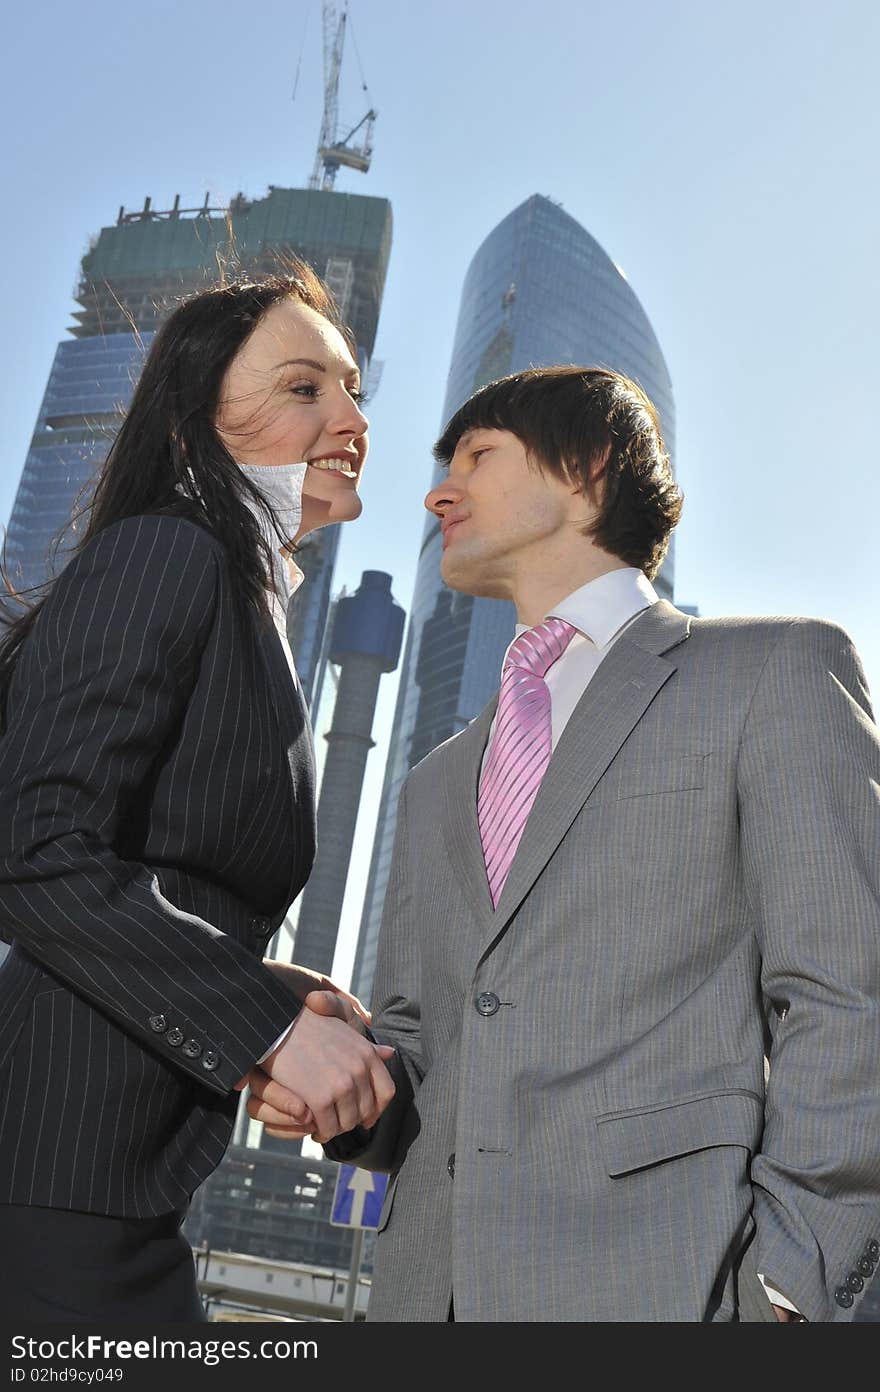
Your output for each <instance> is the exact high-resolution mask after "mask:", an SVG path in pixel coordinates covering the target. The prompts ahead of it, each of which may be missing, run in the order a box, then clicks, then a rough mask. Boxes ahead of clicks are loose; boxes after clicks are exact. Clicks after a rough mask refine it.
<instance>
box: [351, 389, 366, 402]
mask: <svg viewBox="0 0 880 1392" xmlns="http://www.w3.org/2000/svg"><path fill="white" fill-rule="evenodd" d="M348 394H349V396H350V397H351V399H352V401H353V402H354V404H355V406H363V404H364V402H365V401H366V399H367V393H366V392H365V391H361V389H360V387H355V388H353V389H352V388H349V392H348Z"/></svg>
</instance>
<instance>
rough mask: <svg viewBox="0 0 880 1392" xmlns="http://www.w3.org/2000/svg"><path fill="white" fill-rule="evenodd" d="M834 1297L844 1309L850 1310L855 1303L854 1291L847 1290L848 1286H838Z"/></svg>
mask: <svg viewBox="0 0 880 1392" xmlns="http://www.w3.org/2000/svg"><path fill="white" fill-rule="evenodd" d="M834 1299H835V1300H836V1301H837V1303H838V1305H842V1306H843V1308H844V1310H848V1309H849V1307H850V1305H851V1304H852V1303H853V1295H852V1291H849V1290H847V1288H846V1286H838V1287H837V1290H836V1291H835V1292H834Z"/></svg>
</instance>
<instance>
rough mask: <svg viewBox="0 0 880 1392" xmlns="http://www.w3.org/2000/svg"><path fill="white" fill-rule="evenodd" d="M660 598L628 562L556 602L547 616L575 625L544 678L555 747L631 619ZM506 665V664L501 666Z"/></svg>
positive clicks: (520, 628) (524, 626)
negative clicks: (574, 629) (572, 633)
mask: <svg viewBox="0 0 880 1392" xmlns="http://www.w3.org/2000/svg"><path fill="white" fill-rule="evenodd" d="M656 602H657V591H656V590H655V589H654V586H653V585H652V584H651V582H650V580H649V579H648V578H647V576H646V575H645V574H644V573H643V572H642V571H641V570H636V569H635V567H634V566H626V567H625V568H624V569H621V570H609V571H607V572H606V573H605V574H604V575H599V576H597V577H596V579H595V580H589V581H588V582H587V584H586V585H581V587H580V589H579V590H574V591H573V593H572V594H570V595H566V597H565V599H563V600H561V601H560V603H559V604H554V606H553V608H552V609H551V610H550V611H549V613H547V614H545V615H544V618H549V617H550V615H551V614H553V615H555V616H556V618H558V619H565V621H566V623H570V624H573V625H574V627H575V628H576V629H577V632H576V633H575V635H574V637H573V638H572V640H571V642H570V643H569V644H568V646H567V648H566V649H565V652H564V653H563V654H562V656H561V657H560V658H559V660H558V661H557V662H554V664H553V666H552V667H551V668H550V669H549V671H548V672H547V676H546V682H547V686H548V688H549V690H550V711H551V717H550V718H551V722H552V747H553V749H555V748H556V746H557V744H558V743H559V738H560V736H561V734H562V732H563V730H564V729H565V727H566V725H567V724H568V722H569V719H570V718H571V715H572V712H573V711H574V708H575V706H576V705H577V703H578V701H579V700H580V699H581V697H582V696H583V694H584V692H585V691H586V689H587V687H588V686H589V684H590V682H591V681H592V679H593V677H594V676H595V675H596V672H597V671H598V670H599V664H600V663H601V662H602V659H603V658H604V657H605V656H606V655H607V653H609V652H610V651H611V649H612V648H613V646H614V644H615V643H616V641H617V639H618V638H619V637H620V635H621V634H622V633H623V632H624V631H625V630H626V629H627V628H628V627H629V625H630V624H631V623H632V622H633V620H634V619H636V618H638V616H639V614H641V613H643V612H644V610H645V609H648V608H650V606H651V605H652V604H656ZM528 627H529V625H528V624H517V626H516V633H515V635H514V637H513V638H512V639H511V644H512V643H514V642H515V641H516V639H517V638H518V637H519V636H520V634H521V633H525V632H526V631H527V629H528ZM509 651H510V645H508V648H507V651H506V652H505V654H504V660H505V661H506V660H507V652H509ZM503 666H504V664H503V663H502V670H503ZM494 733H495V721H494V720H493V721H492V728H491V729H490V731H489V738H488V740H487V742H486V752H487V753H488V750H489V747H490V745H491V743H492V736H493V735H494ZM485 758H486V754H484V755H483V760H484V762H485Z"/></svg>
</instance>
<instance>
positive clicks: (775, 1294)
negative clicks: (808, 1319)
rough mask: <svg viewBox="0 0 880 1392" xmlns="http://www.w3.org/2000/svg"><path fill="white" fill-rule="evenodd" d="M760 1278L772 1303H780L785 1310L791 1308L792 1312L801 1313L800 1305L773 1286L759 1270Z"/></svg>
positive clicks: (794, 1313)
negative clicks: (794, 1303)
mask: <svg viewBox="0 0 880 1392" xmlns="http://www.w3.org/2000/svg"><path fill="white" fill-rule="evenodd" d="M758 1280H759V1281H760V1282H761V1285H762V1286H763V1287H764V1290H765V1292H766V1294H767V1299H768V1300H769V1301H770V1304H771V1305H780V1306H781V1307H782V1309H783V1310H791V1313H792V1314H793V1315H799V1314H800V1310H799V1309H798V1307H797V1306H796V1305H792V1303H791V1301H790V1300H788V1299H786V1297H785V1296H784V1295H781V1294H780V1292H779V1291H778V1290H777V1289H776V1287H775V1286H771V1285H770V1283H769V1281H767V1279H766V1278H765V1277H764V1276H762V1275H761V1273H760V1271H759V1272H758Z"/></svg>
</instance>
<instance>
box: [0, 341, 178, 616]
mask: <svg viewBox="0 0 880 1392" xmlns="http://www.w3.org/2000/svg"><path fill="white" fill-rule="evenodd" d="M152 339H153V335H152V334H151V333H146V334H143V335H137V334H133V333H118V334H110V335H107V336H106V337H100V338H85V339H80V340H76V339H74V340H68V341H66V342H64V343H59V345H58V349H57V351H56V353H55V360H54V362H53V364H52V370H51V372H50V373H49V381H48V383H47V386H46V393H45V395H44V397H43V402H42V405H41V407H40V414H39V416H38V417H37V426H36V430H35V431H34V435H33V438H32V440H31V445H30V449H29V450H28V455H27V459H26V460H25V465H24V469H23V470H22V475H21V481H20V482H19V485H18V492H17V493H16V497H15V503H14V505H13V509H12V515H11V517H10V521H9V527H8V529H7V534H6V563H7V568H8V572H9V577H10V579H11V581H12V583H13V585H14V586H15V588H16V589H27V588H29V587H31V586H33V585H39V584H40V583H41V582H42V581H43V580H45V579H46V578H47V576H49V575H51V574H54V573H57V572H58V570H60V569H62V568H63V566H64V562H65V560H66V559H67V554H68V552H69V549H70V547H71V545H73V544H74V542H75V540H76V532H75V529H74V527H73V526H71V525H69V524H70V523H71V516H72V514H73V513H75V511H76V509H77V499H79V498H82V499H83V500H84V501H85V500H87V499H88V496H89V493H90V489H89V484H90V483H91V481H92V479H93V478H94V476H95V474H96V472H97V470H98V469H99V467H100V465H101V464H102V463H103V461H104V458H105V456H106V454H107V450H108V449H109V447H110V443H111V441H112V439H113V436H114V435H115V433H116V430H117V429H118V427H119V423H120V420H121V418H122V415H123V413H124V412H125V410H126V409H127V407H128V404H129V402H130V400H131V395H132V392H133V390H134V384H135V382H136V381H137V377H138V374H139V373H140V370H141V367H142V365H143V360H144V354H145V352H146V349H147V348H148V347H149V345H150V343H151V341H152ZM56 543H57V545H56Z"/></svg>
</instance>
